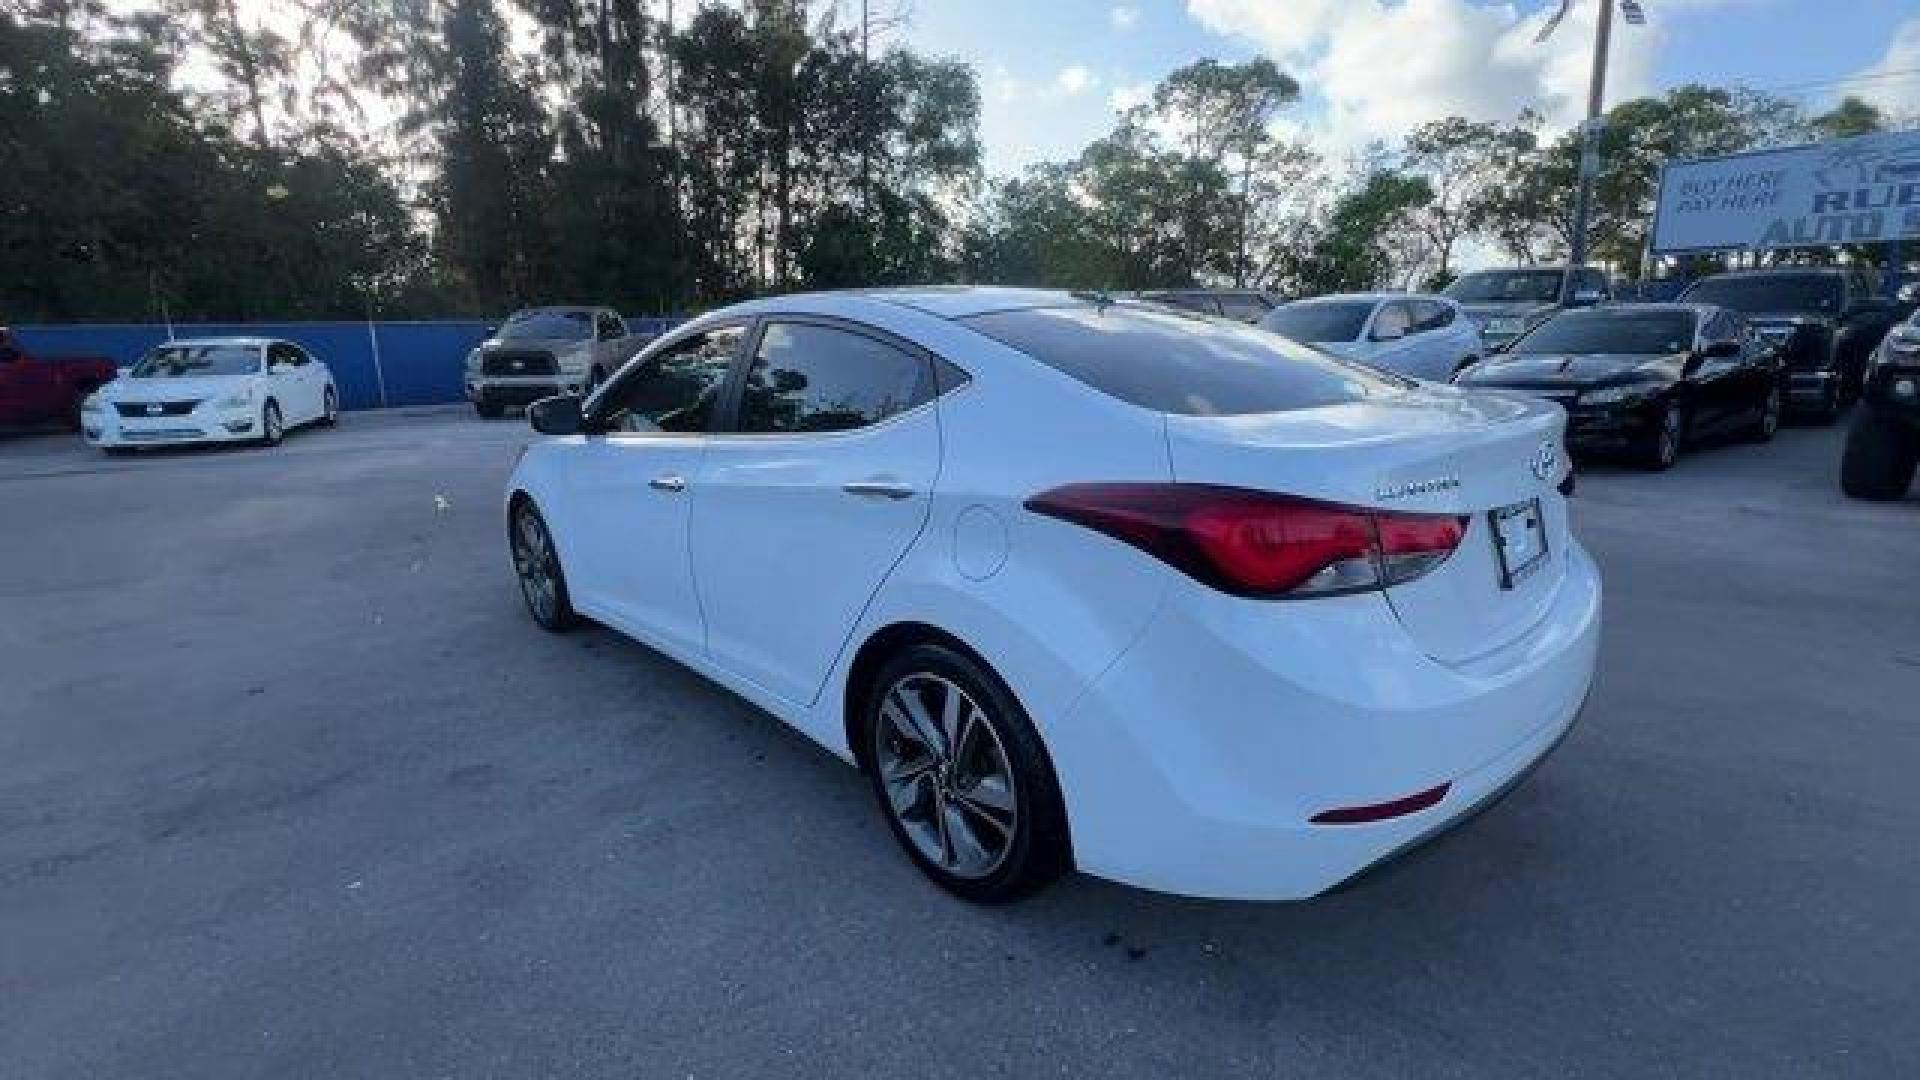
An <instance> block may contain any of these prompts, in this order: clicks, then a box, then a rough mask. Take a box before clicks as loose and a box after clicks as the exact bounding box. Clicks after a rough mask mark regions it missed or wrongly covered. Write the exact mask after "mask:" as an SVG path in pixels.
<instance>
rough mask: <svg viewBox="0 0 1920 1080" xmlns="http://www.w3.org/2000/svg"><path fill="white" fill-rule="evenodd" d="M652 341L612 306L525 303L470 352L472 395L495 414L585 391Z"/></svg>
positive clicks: (482, 409) (478, 407) (477, 407)
mask: <svg viewBox="0 0 1920 1080" xmlns="http://www.w3.org/2000/svg"><path fill="white" fill-rule="evenodd" d="M651 340H653V339H652V337H651V336H650V335H646V334H632V333H629V332H628V331H627V324H626V321H625V320H624V319H622V318H621V317H620V314H619V313H618V312H616V311H614V310H613V309H612V308H602V307H538V308H525V309H523V310H520V311H516V312H514V313H513V314H512V315H510V316H508V317H507V321H506V322H504V323H502V324H500V328H499V329H498V330H496V331H495V332H494V333H493V336H491V337H489V338H487V340H485V341H483V342H481V343H480V344H479V345H477V346H475V347H474V350H473V351H472V352H470V353H468V354H467V370H466V386H467V400H468V401H471V402H473V408H474V411H476V412H478V413H479V414H480V415H481V416H487V417H493V416H499V415H500V414H501V413H503V412H505V411H506V410H507V408H508V407H510V406H513V407H519V406H525V405H527V404H529V403H531V402H534V401H537V400H539V399H540V398H543V397H550V396H552V395H554V394H585V393H587V392H588V391H590V390H592V389H593V388H594V387H595V386H598V385H599V384H600V383H602V382H604V381H605V380H606V378H607V377H608V376H609V375H612V374H613V373H614V372H615V371H618V370H619V369H620V365H622V364H624V363H626V362H627V360H628V359H629V358H630V357H632V356H633V354H634V353H637V352H639V351H640V349H641V347H642V346H644V345H646V343H647V342H649V341H651Z"/></svg>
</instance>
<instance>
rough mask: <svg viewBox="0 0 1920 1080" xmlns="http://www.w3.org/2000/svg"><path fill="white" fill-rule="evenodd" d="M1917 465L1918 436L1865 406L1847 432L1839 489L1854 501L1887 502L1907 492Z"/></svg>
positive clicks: (1911, 430) (1918, 455) (1919, 441)
mask: <svg viewBox="0 0 1920 1080" xmlns="http://www.w3.org/2000/svg"><path fill="white" fill-rule="evenodd" d="M1916 462H1920V433H1917V432H1915V431H1914V429H1913V428H1912V427H1910V426H1908V425H1907V424H1906V423H1905V422H1904V421H1901V420H1899V419H1896V418H1894V417H1891V416H1888V415H1886V414H1885V413H1883V412H1881V411H1880V410H1878V409H1875V408H1873V407H1872V406H1868V407H1865V408H1862V409H1861V410H1860V412H1859V413H1858V414H1857V415H1855V416H1854V418H1853V425H1852V426H1851V427H1849V428H1848V429H1847V448H1846V450H1845V452H1843V453H1842V454H1841V456H1840V490H1842V491H1844V492H1846V493H1847V494H1848V495H1850V496H1852V497H1853V498H1856V499H1871V500H1873V501H1875V502H1887V501H1890V500H1893V499H1898V498H1900V497H1901V496H1903V495H1905V494H1906V493H1907V488H1908V487H1909V486H1911V485H1912V483H1913V470H1914V465H1915V464H1916Z"/></svg>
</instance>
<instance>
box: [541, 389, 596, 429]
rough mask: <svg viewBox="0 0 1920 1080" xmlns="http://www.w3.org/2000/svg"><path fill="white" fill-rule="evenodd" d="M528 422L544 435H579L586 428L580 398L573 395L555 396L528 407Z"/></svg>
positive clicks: (542, 399)
mask: <svg viewBox="0 0 1920 1080" xmlns="http://www.w3.org/2000/svg"><path fill="white" fill-rule="evenodd" d="M527 422H528V423H529V424H532V425H533V430H535V431H537V432H539V433H540V434H542V435H578V434H580V432H581V430H582V429H583V428H585V427H586V417H585V414H583V413H582V412H581V410H580V398H579V397H578V396H576V395H573V394H555V395H554V396H552V397H544V398H541V399H540V400H539V401H536V402H534V403H533V404H531V405H529V406H527Z"/></svg>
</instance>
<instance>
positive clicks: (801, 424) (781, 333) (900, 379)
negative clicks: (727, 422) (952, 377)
mask: <svg viewBox="0 0 1920 1080" xmlns="http://www.w3.org/2000/svg"><path fill="white" fill-rule="evenodd" d="M932 381H933V379H932V371H931V369H930V367H929V365H928V362H927V361H926V360H925V359H924V358H923V357H920V356H917V355H914V354H912V353H909V352H906V351H905V350H902V349H899V348H896V347H894V346H892V345H889V344H887V343H886V342H884V341H881V340H879V339H878V338H873V337H869V336H867V335H865V334H856V333H854V332H852V331H849V330H841V329H839V328H837V327H832V326H822V325H818V324H815V323H802V322H778V321H775V322H769V323H768V324H767V327H766V330H765V331H764V332H763V333H762V334H761V336H760V347H759V348H758V349H756V350H755V351H754V356H753V366H752V367H751V368H749V369H748V370H747V381H746V385H745V387H744V388H743V390H742V392H741V398H740V430H741V431H746V432H826V431H850V430H852V429H854V428H861V427H866V426H868V425H870V424H877V423H879V422H880V421H882V420H885V419H886V418H887V417H889V416H892V415H894V414H895V413H899V412H903V411H905V410H907V409H910V408H912V407H913V406H914V405H916V404H918V403H919V402H921V401H924V400H926V399H927V398H928V397H930V396H931V393H930V389H931V384H932Z"/></svg>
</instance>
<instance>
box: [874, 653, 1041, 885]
mask: <svg viewBox="0 0 1920 1080" xmlns="http://www.w3.org/2000/svg"><path fill="white" fill-rule="evenodd" d="M861 715H862V721H863V726H862V732H863V734H864V737H865V743H866V747H865V753H864V754H863V757H864V758H865V760H866V764H867V766H868V769H867V771H868V773H869V775H870V776H871V779H872V782H873V793H874V796H875V798H876V799H878V801H879V803H880V810H881V813H882V814H884V815H885V816H886V819H887V826H888V828H889V829H891V830H892V832H893V835H894V839H895V840H897V841H899V843H900V846H901V848H902V849H904V850H905V851H906V853H907V856H908V857H909V858H911V859H912V860H913V862H914V864H915V865H916V866H918V867H919V868H920V870H921V872H922V873H924V874H926V876H927V877H929V878H932V879H933V881H934V882H935V883H936V884H938V885H939V886H940V887H941V888H943V889H946V890H947V891H948V892H951V893H953V894H954V895H956V896H959V897H961V898H962V899H965V900H971V901H973V902H974V903H978V904H999V903H1006V902H1008V901H1011V900H1017V899H1019V898H1021V897H1023V896H1026V895H1027V894H1029V893H1031V892H1033V891H1034V890H1036V889H1039V888H1040V887H1042V886H1044V885H1046V884H1047V883H1048V882H1051V881H1052V880H1054V879H1055V878H1057V877H1059V876H1060V875H1061V874H1062V873H1063V872H1065V870H1066V869H1067V867H1068V866H1069V865H1070V863H1071V861H1072V860H1071V858H1070V857H1069V855H1068V842H1067V819H1066V811H1065V810H1064V809H1063V803H1062V800H1061V798H1060V788H1059V784H1058V782H1057V781H1056V780H1055V778H1054V775H1053V767H1052V765H1051V763H1050V762H1049V760H1048V757H1047V752H1046V749H1045V747H1044V746H1043V745H1042V744H1041V741H1040V735H1039V733H1038V732H1036V731H1035V730H1034V728H1033V724H1032V722H1031V721H1029V720H1028V719H1027V714H1026V712H1025V710H1023V709H1022V708H1021V707H1020V703H1019V702H1018V701H1016V700H1015V699H1014V697H1013V694H1012V693H1011V692H1009V691H1008V690H1007V688H1006V687H1005V686H1004V685H1003V684H1002V683H1001V682H1000V680H999V679H998V678H996V677H995V676H994V675H993V673H992V672H991V671H988V670H987V669H986V668H984V667H983V666H982V665H981V664H980V663H979V662H978V661H976V660H974V659H973V658H972V657H970V656H967V655H966V654H964V653H962V652H959V651H958V650H955V649H952V648H949V647H947V646H946V645H941V644H935V643H932V642H928V643H924V644H920V645H914V646H910V647H908V648H906V649H903V650H902V651H901V652H899V653H898V654H896V655H895V656H894V657H893V658H892V659H890V660H889V661H887V663H886V664H884V665H883V666H882V667H881V669H880V670H879V672H878V673H877V674H876V675H875V677H874V679H873V680H872V682H871V683H870V684H869V687H868V690H867V700H866V702H865V703H864V705H863V712H862V714H861Z"/></svg>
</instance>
